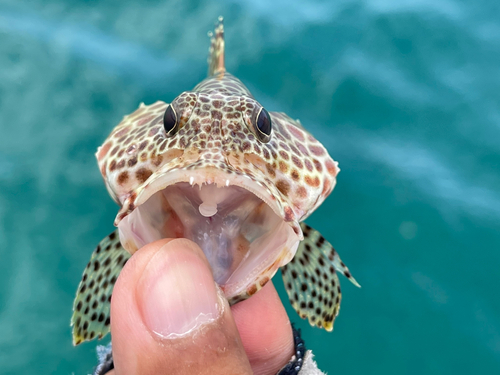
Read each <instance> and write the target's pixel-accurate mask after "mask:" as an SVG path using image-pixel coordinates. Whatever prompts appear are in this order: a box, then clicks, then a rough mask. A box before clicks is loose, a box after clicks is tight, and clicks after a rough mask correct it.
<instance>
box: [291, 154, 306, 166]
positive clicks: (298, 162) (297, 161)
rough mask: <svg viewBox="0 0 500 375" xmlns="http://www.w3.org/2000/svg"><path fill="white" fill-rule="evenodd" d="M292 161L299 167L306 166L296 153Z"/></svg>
mask: <svg viewBox="0 0 500 375" xmlns="http://www.w3.org/2000/svg"><path fill="white" fill-rule="evenodd" d="M292 162H293V164H295V166H296V167H297V168H299V169H302V168H304V164H302V162H301V161H300V159H299V158H298V157H297V156H295V155H293V156H292Z"/></svg>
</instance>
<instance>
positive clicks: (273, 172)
mask: <svg viewBox="0 0 500 375" xmlns="http://www.w3.org/2000/svg"><path fill="white" fill-rule="evenodd" d="M266 169H267V173H269V176H271V177H273V178H274V177H276V172H275V170H274V168H273V166H272V165H271V164H269V163H266Z"/></svg>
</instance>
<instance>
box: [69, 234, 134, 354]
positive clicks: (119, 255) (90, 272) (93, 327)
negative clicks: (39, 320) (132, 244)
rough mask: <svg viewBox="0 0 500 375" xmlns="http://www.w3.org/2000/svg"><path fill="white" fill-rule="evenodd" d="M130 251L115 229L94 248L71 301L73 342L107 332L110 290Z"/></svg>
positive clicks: (100, 335)
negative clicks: (122, 242)
mask: <svg viewBox="0 0 500 375" xmlns="http://www.w3.org/2000/svg"><path fill="white" fill-rule="evenodd" d="M129 258H130V254H129V253H128V252H127V251H126V250H125V249H124V248H123V247H122V245H121V243H120V238H119V236H118V230H115V231H114V232H112V233H111V234H110V235H109V236H107V237H106V238H104V239H103V240H102V241H101V242H100V243H99V245H97V247H96V248H95V250H94V252H93V253H92V257H91V258H90V262H89V263H88V264H87V267H86V268H85V271H84V272H83V277H82V280H81V281H80V285H79V286H78V291H77V292H76V298H75V302H74V303H73V316H72V318H71V326H72V327H73V345H78V344H80V343H82V342H84V341H90V340H92V339H94V338H96V337H97V338H99V339H100V338H102V337H104V336H105V335H106V334H107V333H108V332H109V323H110V321H109V319H110V304H111V293H112V292H113V287H114V285H115V281H116V279H117V278H118V275H119V273H120V271H121V270H122V268H123V266H124V265H125V263H126V262H127V260H128V259H129Z"/></svg>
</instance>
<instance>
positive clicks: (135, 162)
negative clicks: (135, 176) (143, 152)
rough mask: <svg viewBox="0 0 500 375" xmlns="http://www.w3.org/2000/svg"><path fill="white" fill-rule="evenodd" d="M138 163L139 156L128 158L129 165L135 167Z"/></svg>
mask: <svg viewBox="0 0 500 375" xmlns="http://www.w3.org/2000/svg"><path fill="white" fill-rule="evenodd" d="M136 164H137V156H135V155H134V156H132V157H131V158H130V159H128V162H127V165H128V166H129V167H133V166H134V165H136Z"/></svg>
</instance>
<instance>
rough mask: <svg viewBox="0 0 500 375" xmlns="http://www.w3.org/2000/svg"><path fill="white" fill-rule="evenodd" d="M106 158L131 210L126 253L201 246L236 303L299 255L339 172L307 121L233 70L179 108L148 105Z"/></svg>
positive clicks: (111, 140) (122, 218)
mask: <svg viewBox="0 0 500 375" xmlns="http://www.w3.org/2000/svg"><path fill="white" fill-rule="evenodd" d="M96 156H97V159H98V163H99V168H100V171H101V173H102V176H103V178H104V180H105V183H106V186H107V188H108V191H109V192H110V194H111V196H112V197H113V198H114V199H115V201H116V202H117V203H118V204H119V205H120V206H121V209H120V211H119V212H118V215H117V217H116V220H115V225H116V226H117V227H118V228H119V233H120V240H121V243H122V245H123V246H124V248H125V249H126V250H127V251H129V252H130V253H134V252H135V251H136V250H138V249H139V248H141V247H142V246H144V245H146V244H148V243H150V242H153V241H155V240H159V239H161V238H188V239H190V240H193V241H194V242H196V243H197V244H198V245H199V246H200V247H201V249H202V250H203V251H204V253H205V255H206V257H207V259H208V261H209V263H210V265H211V268H212V272H213V275H214V279H215V280H216V281H217V283H218V284H219V285H220V286H221V288H222V289H223V290H224V292H225V294H226V296H227V297H228V298H229V299H230V302H233V303H234V302H237V301H238V300H241V299H244V298H247V297H248V296H250V295H252V294H253V293H255V292H256V291H257V290H258V289H260V288H261V287H262V286H263V285H265V283H266V282H267V281H268V280H269V279H270V278H271V277H272V276H273V275H274V273H275V272H276V271H277V269H278V268H279V267H280V266H283V265H285V264H286V263H288V262H289V261H290V260H291V259H292V257H293V256H294V254H295V252H296V249H297V246H298V244H299V242H300V240H302V238H303V236H302V231H301V228H300V225H299V222H300V221H301V220H303V219H305V218H306V217H307V216H308V215H309V214H310V213H312V212H313V211H314V209H315V208H316V207H318V206H319V205H320V204H321V202H322V201H323V200H324V199H325V198H326V196H328V194H330V192H331V191H332V189H333V187H334V185H335V182H336V175H337V173H338V171H339V169H338V168H337V163H336V162H334V161H333V160H332V159H331V158H330V156H329V155H328V152H327V151H326V149H325V148H324V147H323V146H322V145H321V143H320V142H318V141H317V140H316V139H315V138H314V137H313V136H312V135H310V134H309V133H308V132H306V131H305V130H304V129H303V128H302V126H301V125H300V122H298V121H294V120H292V119H291V118H290V117H288V116H287V115H285V114H283V113H278V112H268V111H267V110H266V109H265V108H264V107H263V106H262V105H261V104H260V103H259V102H258V101H257V100H255V99H254V98H253V96H252V95H251V94H250V92H249V91H248V89H246V88H245V87H244V86H243V84H242V83H241V82H240V81H239V80H238V79H237V78H235V77H233V76H231V75H230V74H228V73H224V74H221V75H220V77H212V78H209V79H207V80H205V81H203V82H202V83H200V84H199V85H198V86H197V87H195V89H194V90H193V91H187V92H184V93H182V94H181V95H179V96H178V97H177V98H175V99H174V100H173V101H172V102H171V103H170V104H167V103H165V102H162V101H159V102H156V103H154V104H152V105H144V104H141V106H140V107H139V108H138V109H137V110H136V111H135V112H133V113H132V114H130V115H128V116H125V117H124V118H123V120H122V122H121V123H120V124H119V125H118V126H117V127H116V128H115V129H114V130H113V132H112V133H111V134H110V135H109V137H108V138H107V140H106V141H105V142H104V144H103V146H102V147H100V148H99V149H98V151H97V154H96Z"/></svg>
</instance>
